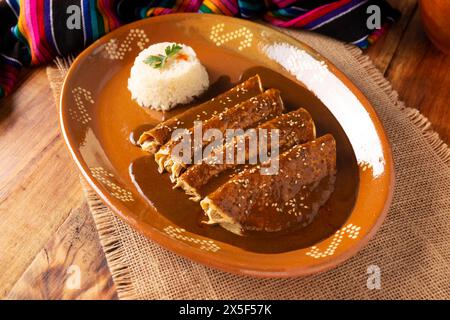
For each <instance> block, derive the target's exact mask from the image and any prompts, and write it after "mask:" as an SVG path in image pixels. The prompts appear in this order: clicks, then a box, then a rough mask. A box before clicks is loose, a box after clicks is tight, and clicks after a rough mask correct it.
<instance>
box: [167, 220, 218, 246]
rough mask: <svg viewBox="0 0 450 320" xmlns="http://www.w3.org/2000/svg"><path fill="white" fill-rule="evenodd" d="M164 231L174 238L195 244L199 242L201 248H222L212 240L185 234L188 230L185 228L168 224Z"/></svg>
mask: <svg viewBox="0 0 450 320" xmlns="http://www.w3.org/2000/svg"><path fill="white" fill-rule="evenodd" d="M164 231H165V232H166V233H167V234H168V235H169V236H170V237H171V238H174V239H178V240H182V241H185V242H190V243H193V244H197V245H198V246H199V247H200V249H201V250H205V251H212V252H216V251H218V250H220V247H219V246H218V245H217V244H215V243H214V241H212V240H204V239H196V238H193V237H189V236H186V235H184V234H183V233H185V232H186V230H184V229H183V228H177V227H173V226H168V227H165V228H164Z"/></svg>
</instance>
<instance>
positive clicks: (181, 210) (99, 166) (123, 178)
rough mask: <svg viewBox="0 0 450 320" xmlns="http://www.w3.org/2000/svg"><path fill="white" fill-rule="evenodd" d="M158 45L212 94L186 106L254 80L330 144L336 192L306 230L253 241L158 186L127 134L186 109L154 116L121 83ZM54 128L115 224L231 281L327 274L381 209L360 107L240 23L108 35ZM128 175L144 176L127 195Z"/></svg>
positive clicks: (332, 81) (377, 147)
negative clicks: (275, 92) (184, 48)
mask: <svg viewBox="0 0 450 320" xmlns="http://www.w3.org/2000/svg"><path fill="white" fill-rule="evenodd" d="M163 41H173V42H179V43H184V44H187V45H189V46H191V47H193V48H194V50H195V51H196V52H197V54H198V56H199V58H200V60H201V61H202V63H203V64H204V65H205V66H206V68H207V70H208V73H209V76H210V83H211V88H210V90H209V91H208V92H207V93H206V94H205V95H204V96H203V97H200V98H199V99H197V100H196V101H195V102H194V103H198V102H199V101H201V100H204V99H207V98H208V97H211V96H213V95H215V94H217V93H219V92H222V91H225V90H226V89H228V88H230V87H231V86H233V84H236V83H238V82H239V81H240V79H242V78H245V77H248V76H250V75H253V74H255V73H258V74H260V75H261V77H262V80H263V84H264V86H265V87H266V88H270V87H275V88H278V89H280V90H281V92H282V96H283V99H284V100H285V102H286V105H287V106H288V107H289V108H291V109H293V108H298V107H304V108H306V109H307V110H309V111H310V113H311V114H312V116H313V118H314V120H315V122H316V126H317V129H318V135H321V134H324V133H332V134H333V135H334V136H335V138H336V141H337V159H338V164H337V167H338V175H337V178H336V189H335V191H334V193H333V195H332V197H331V199H330V200H329V201H328V202H327V204H326V205H325V206H324V207H323V208H322V209H321V210H320V212H319V214H318V216H317V218H316V219H315V220H314V222H313V223H312V224H311V225H309V226H308V227H306V228H304V229H300V230H293V231H292V230H291V231H290V232H285V233H276V234H260V235H255V236H252V237H239V236H235V235H233V234H231V233H229V232H227V231H224V230H222V228H220V227H215V226H212V227H211V226H204V225H202V224H200V223H199V217H200V216H201V214H202V212H201V209H200V206H199V205H198V204H196V203H194V202H192V201H189V200H188V199H187V197H186V196H185V195H184V193H183V192H182V191H181V190H172V188H171V184H170V182H169V179H168V177H167V175H159V174H157V173H156V167H155V165H154V161H153V160H152V159H151V158H149V156H147V155H146V153H145V152H143V151H142V150H140V149H139V148H137V147H136V146H134V145H133V144H132V143H131V142H130V134H131V135H132V133H133V132H135V133H139V131H140V130H142V129H143V128H144V127H145V126H147V127H148V126H150V127H151V126H153V125H155V124H157V123H158V122H160V121H162V120H163V119H164V118H167V117H170V116H173V115H174V114H176V113H177V112H179V111H181V110H183V109H184V108H186V107H188V106H185V107H181V108H178V110H175V111H174V112H171V113H166V114H162V113H159V112H155V111H148V110H145V109H143V108H140V107H139V106H138V105H137V104H136V103H134V102H133V101H132V100H131V97H130V93H129V91H128V89H127V79H128V76H129V72H130V68H131V65H132V63H133V61H134V58H135V57H136V55H137V54H138V52H139V51H140V50H142V49H144V48H145V47H147V46H149V45H150V44H152V43H157V42H163ZM143 126H144V127H143ZM61 128H62V131H63V134H64V138H65V140H66V142H67V145H68V147H69V149H70V152H71V153H72V156H73V158H74V160H75V162H76V163H77V165H78V167H79V169H80V170H81V172H82V173H83V175H84V177H85V178H86V179H87V181H88V182H89V183H90V185H91V186H92V187H93V188H94V189H95V191H96V192H97V193H98V194H99V196H100V197H101V198H102V200H103V201H104V202H105V203H106V204H107V205H108V206H109V207H110V208H111V209H112V210H113V211H114V212H115V213H116V214H117V215H118V216H119V217H120V218H122V219H123V220H125V221H126V222H127V223H129V224H130V225H131V226H133V227H134V228H135V229H136V230H138V231H139V232H141V233H143V234H144V235H146V236H147V237H149V238H150V239H152V240H154V241H156V242H158V243H159V244H160V245H162V246H164V247H166V248H167V249H169V250H171V251H173V252H176V253H178V254H180V255H182V256H185V257H187V258H189V259H192V260H194V261H197V262H200V263H203V264H206V265H209V266H212V267H215V268H219V269H222V270H225V271H229V272H234V273H239V274H248V275H254V276H260V277H288V276H301V275H307V274H311V273H315V272H319V271H323V270H325V269H329V268H331V267H333V266H336V265H337V264H338V263H340V262H342V261H344V260H345V259H347V258H348V257H350V256H351V255H354V254H355V253H356V252H357V251H358V250H359V249H360V248H361V247H362V246H363V245H364V244H365V243H366V242H367V241H368V239H369V238H370V237H371V236H372V235H373V234H374V233H375V231H376V230H377V229H378V227H379V226H380V224H381V222H382V220H383V218H384V216H385V215H386V212H387V209H388V206H389V204H390V201H391V196H392V188H393V176H394V173H393V164H392V157H391V152H390V147H389V144H388V141H387V139H386V135H385V133H384V131H383V128H382V126H381V124H380V121H379V119H378V118H377V115H376V114H375V111H374V110H373V108H372V107H371V105H370V103H369V102H368V100H367V99H366V98H365V97H364V96H363V95H362V94H361V92H360V91H359V90H358V89H357V88H356V87H355V86H354V85H353V84H352V83H351V82H350V81H349V80H348V79H347V78H346V77H345V76H344V75H343V74H342V73H341V72H340V71H339V70H337V69H336V67H334V66H333V65H332V64H331V63H330V62H329V61H327V60H326V59H324V58H323V57H321V56H320V55H319V54H317V53H316V52H314V51H313V50H312V49H311V48H309V47H308V46H306V45H305V44H303V43H301V42H299V41H297V40H295V39H293V38H290V37H289V36H286V35H284V34H281V33H279V32H277V31H274V30H272V29H270V28H267V27H265V26H261V25H258V24H255V23H252V22H248V21H245V20H238V19H233V18H228V17H222V16H217V15H206V14H205V15H200V14H179V15H178V14H177V15H167V16H162V17H156V18H151V19H146V20H142V21H138V22H136V23H132V24H129V25H126V26H124V27H122V28H120V29H118V30H116V31H114V32H111V33H110V34H108V35H106V36H105V37H103V38H101V39H100V40H99V41H97V42H95V43H94V44H93V45H91V46H90V47H89V48H88V49H86V50H85V51H84V52H83V53H82V54H80V55H79V57H78V58H77V59H76V61H75V62H74V63H73V65H72V67H71V68H70V71H69V73H68V75H67V78H66V80H65V83H64V87H63V92H62V96H61ZM131 138H132V137H131ZM139 168H140V169H139ZM130 170H133V171H136V170H137V171H139V170H141V171H142V170H147V172H150V174H149V175H148V178H147V179H146V181H141V182H139V181H138V182H139V183H140V184H139V185H136V184H135V183H136V181H135V179H132V177H131V175H130ZM135 178H136V180H139V179H140V178H141V180H142V177H139V175H137V176H136V177H135Z"/></svg>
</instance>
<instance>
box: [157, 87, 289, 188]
mask: <svg viewBox="0 0 450 320" xmlns="http://www.w3.org/2000/svg"><path fill="white" fill-rule="evenodd" d="M283 110H284V106H283V101H282V100H281V96H280V92H279V91H278V90H276V89H269V90H266V91H265V92H263V93H261V94H260V95H257V96H255V97H252V98H250V99H248V100H246V101H244V102H242V103H239V104H237V105H235V106H234V107H232V108H229V109H226V110H224V111H223V112H221V113H220V114H218V115H214V116H212V117H211V118H209V119H208V120H206V121H204V122H203V123H202V132H206V131H207V130H209V129H216V130H219V131H220V132H222V133H224V132H225V130H226V129H243V130H245V129H247V128H250V127H254V126H256V125H258V124H259V123H261V122H265V121H267V120H268V119H272V118H273V117H276V116H278V115H280V114H281V113H282V112H283ZM188 134H190V136H191V138H192V140H194V139H193V135H194V128H190V129H189V132H188ZM178 143H180V139H179V138H174V139H171V140H169V142H167V143H166V144H165V145H164V146H162V147H161V148H160V149H159V151H158V152H157V153H156V154H155V161H156V163H157V164H158V167H159V171H160V172H163V171H164V170H166V171H168V172H169V173H171V180H172V182H175V181H176V179H177V178H178V177H179V176H180V173H181V172H182V170H183V169H185V168H187V166H188V165H189V164H187V163H184V162H183V161H181V159H180V158H178V157H177V156H176V155H174V154H173V153H172V150H173V149H174V148H175V146H177V145H178ZM207 143H208V142H204V143H203V146H205V145H206V144H207ZM193 153H194V152H192V153H191V154H193Z"/></svg>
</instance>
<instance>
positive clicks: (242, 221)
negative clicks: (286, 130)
mask: <svg viewBox="0 0 450 320" xmlns="http://www.w3.org/2000/svg"><path fill="white" fill-rule="evenodd" d="M335 173H336V142H335V140H334V138H333V136H332V135H330V134H327V135H324V136H322V137H320V138H318V139H316V140H313V141H310V142H308V143H305V144H301V145H296V146H294V147H292V148H291V149H289V150H288V151H286V152H284V153H282V154H281V155H280V157H279V172H278V174H277V175H271V176H268V175H262V174H261V173H260V170H258V169H257V168H256V167H254V168H251V169H246V170H244V171H242V172H240V173H238V174H237V175H236V176H234V177H233V178H231V179H230V180H229V181H228V182H226V183H225V184H223V185H222V186H221V187H219V188H218V189H217V190H216V191H214V192H213V193H211V194H209V195H208V196H207V197H206V198H205V199H203V200H202V201H201V202H200V205H201V206H202V208H203V210H204V211H205V214H206V215H207V217H208V221H207V223H208V224H216V223H218V224H220V225H221V226H222V227H224V228H225V229H227V230H229V231H231V232H233V233H236V234H239V235H242V234H244V233H245V231H267V232H274V231H280V230H283V229H287V228H289V227H290V226H292V225H294V224H298V223H300V224H301V225H302V226H305V225H307V224H309V223H310V222H311V221H312V219H313V217H314V216H315V214H316V213H317V211H318V209H319V208H320V206H322V205H323V204H324V203H325V202H326V201H327V200H328V198H329V196H330V195H331V192H332V190H333V185H334V177H335Z"/></svg>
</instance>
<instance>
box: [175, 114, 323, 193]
mask: <svg viewBox="0 0 450 320" xmlns="http://www.w3.org/2000/svg"><path fill="white" fill-rule="evenodd" d="M257 129H266V130H268V132H270V131H271V130H273V129H276V130H279V131H278V134H279V142H278V147H279V151H280V152H284V151H286V150H287V149H289V148H291V147H292V146H294V145H296V144H300V143H304V142H307V141H310V140H313V139H314V138H315V137H316V132H315V126H314V121H313V119H312V118H311V115H310V114H309V112H308V111H306V110H305V109H303V108H300V109H298V110H295V111H292V112H289V113H286V114H282V115H280V116H278V117H276V118H273V119H271V120H269V121H267V122H265V123H263V124H262V125H260V126H258V127H257ZM269 136H270V134H269ZM244 139H245V140H244V145H245V160H246V161H248V160H249V158H252V157H255V156H256V155H254V154H251V153H252V151H253V152H255V151H256V153H257V154H258V152H259V148H258V149H256V150H255V149H252V150H250V147H249V146H250V143H249V142H248V137H244ZM267 141H268V145H267V149H268V150H270V149H271V147H272V144H271V140H270V139H267ZM230 144H231V146H229V145H224V146H223V147H221V148H220V150H217V151H215V152H214V153H213V154H212V155H211V156H210V157H209V159H204V160H203V161H202V163H200V164H194V165H192V166H190V167H189V168H188V169H187V170H186V171H185V172H184V173H183V174H182V175H181V176H180V177H179V178H178V179H177V184H176V187H181V188H182V189H183V190H184V191H185V192H186V193H187V194H188V195H190V196H191V200H194V201H199V200H200V199H201V192H200V190H201V188H202V187H203V186H204V185H206V184H207V183H208V182H209V181H210V180H211V179H213V178H214V177H217V176H218V175H219V174H220V173H222V172H224V171H226V170H229V169H233V168H236V167H239V166H242V165H239V164H237V163H236V161H234V162H233V163H227V162H226V159H225V158H224V156H225V155H226V153H227V149H228V150H230V149H229V148H230V147H231V149H232V152H234V158H233V159H237V152H238V148H239V147H238V144H239V142H238V138H235V139H234V140H233V141H232V142H231V143H230ZM218 160H220V161H218Z"/></svg>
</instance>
